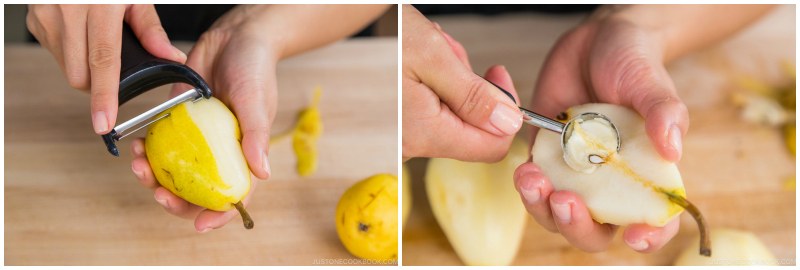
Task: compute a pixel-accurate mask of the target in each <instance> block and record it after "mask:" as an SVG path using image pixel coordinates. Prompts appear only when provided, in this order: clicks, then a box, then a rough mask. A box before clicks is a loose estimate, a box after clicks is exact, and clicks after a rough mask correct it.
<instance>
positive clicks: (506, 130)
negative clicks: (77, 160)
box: [489, 103, 522, 135]
mask: <svg viewBox="0 0 800 270" xmlns="http://www.w3.org/2000/svg"><path fill="white" fill-rule="evenodd" d="M489 121H490V122H491V123H492V125H493V126H494V127H495V128H497V129H499V130H500V131H501V132H503V134H505V135H512V134H514V133H515V132H517V131H518V130H519V128H520V126H522V113H520V112H519V110H517V109H512V108H511V106H508V105H506V104H505V103H498V104H497V106H494V111H492V115H491V116H489Z"/></svg>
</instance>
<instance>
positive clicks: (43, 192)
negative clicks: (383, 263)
mask: <svg viewBox="0 0 800 270" xmlns="http://www.w3.org/2000/svg"><path fill="white" fill-rule="evenodd" d="M179 47H181V48H182V49H184V51H188V49H189V48H190V47H189V46H188V45H187V44H183V45H181V46H179ZM5 57H6V58H5V118H4V119H5V263H6V264H7V265H264V264H278V265H312V264H328V263H337V262H336V261H333V260H331V259H345V260H349V261H347V262H349V263H357V262H358V261H353V260H351V259H353V258H354V257H353V256H351V255H350V254H349V253H348V252H347V251H346V250H345V249H344V247H343V246H342V245H341V243H340V242H339V239H338V236H337V235H336V228H335V225H334V213H335V208H336V204H337V202H338V200H339V197H340V196H341V194H342V193H343V192H344V191H345V190H346V189H347V188H348V187H350V186H351V185H352V184H353V183H355V182H357V181H359V180H361V179H364V178H366V177H368V176H370V175H373V174H376V173H383V172H389V173H393V174H397V163H398V162H399V161H398V152H397V151H398V148H397V142H398V135H397V134H398V133H397V126H398V123H397V108H398V107H397V97H398V94H397V65H398V63H397V39H396V38H365V39H351V40H347V41H343V42H339V43H336V44H334V45H332V46H329V47H326V48H323V49H320V50H317V51H313V52H310V53H307V54H304V55H301V56H298V57H294V58H291V59H288V60H286V61H283V62H281V63H280V64H279V66H278V76H277V77H278V87H279V89H280V90H279V100H278V104H279V109H278V115H277V118H276V121H275V124H274V126H273V134H278V133H281V132H283V131H284V130H286V129H288V128H289V127H290V126H291V125H292V124H293V123H294V121H295V117H296V114H297V113H298V111H299V110H300V109H302V108H303V107H305V106H307V105H308V104H309V102H310V99H311V96H312V93H313V89H314V88H315V87H316V86H320V87H321V88H322V89H323V93H322V99H321V103H320V110H321V115H322V119H323V123H324V133H323V135H322V137H321V139H320V140H319V142H318V144H319V155H320V156H319V168H318V171H317V172H316V174H314V175H313V176H310V177H305V178H302V177H299V176H298V175H297V174H296V173H295V167H294V166H295V159H294V154H293V152H292V150H291V142H290V141H284V142H280V143H277V144H276V145H272V146H271V149H270V161H271V166H272V172H273V176H272V178H270V179H269V180H267V181H263V182H260V183H259V185H258V187H257V189H256V190H255V191H254V192H255V193H254V196H255V197H254V198H253V200H252V202H251V204H250V206H249V207H248V210H249V212H250V214H251V215H252V217H253V219H254V220H255V224H256V225H255V228H254V229H252V230H250V231H247V230H245V229H244V228H243V227H242V224H241V221H240V220H239V219H238V217H237V219H234V220H233V221H231V222H230V223H229V224H228V225H227V226H225V227H224V228H222V229H218V230H215V231H212V232H209V233H207V234H198V233H196V232H195V230H194V225H193V224H194V223H193V222H194V221H193V220H184V219H181V218H178V217H174V216H172V215H170V214H168V213H166V212H165V211H164V210H163V209H162V207H161V206H160V205H159V204H158V203H156V202H155V200H154V199H153V194H152V191H150V190H148V189H145V188H142V187H141V186H140V185H139V183H138V182H137V180H136V178H135V177H134V175H133V174H132V173H131V169H130V150H129V142H130V140H123V142H121V143H120V148H121V157H120V158H114V157H112V156H111V155H109V154H108V153H107V152H106V150H105V146H104V145H103V143H102V141H101V140H100V138H99V136H97V135H95V134H94V132H93V131H92V127H91V122H90V118H89V96H88V95H87V94H84V93H81V92H79V91H75V90H71V89H70V87H69V86H68V85H67V83H66V81H65V79H64V78H63V75H62V74H61V71H60V70H59V68H58V65H57V64H56V62H55V61H54V60H53V59H52V57H51V56H50V54H49V53H48V52H47V51H45V50H44V49H42V48H39V47H37V46H29V45H6V46H5ZM167 92H168V90H167V89H166V88H164V89H161V90H154V91H151V93H147V94H145V95H144V96H141V97H139V98H136V99H134V100H133V101H131V102H130V103H128V104H125V105H124V106H123V108H122V109H121V110H122V112H121V113H120V116H119V119H123V120H127V119H130V118H131V117H132V116H134V115H137V114H139V113H141V112H144V111H145V110H147V109H149V108H152V107H153V106H155V105H157V104H160V103H161V102H163V101H164V100H165V98H166V95H167ZM325 259H328V260H327V261H326V260H325Z"/></svg>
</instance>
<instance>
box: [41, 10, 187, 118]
mask: <svg viewBox="0 0 800 270" xmlns="http://www.w3.org/2000/svg"><path fill="white" fill-rule="evenodd" d="M123 21H124V22H126V23H128V25H130V26H131V28H132V29H133V32H134V33H135V34H136V36H137V37H138V38H139V41H140V42H141V43H142V46H143V47H144V48H145V49H146V50H147V51H148V52H150V53H151V54H153V55H154V56H156V57H161V58H164V59H169V60H173V61H176V62H181V63H183V62H184V61H186V55H185V54H184V53H183V52H181V51H180V50H178V49H177V48H175V47H174V46H172V45H171V43H170V42H169V39H168V38H167V34H166V33H165V32H164V28H162V27H161V21H160V20H159V19H158V14H156V10H155V8H154V7H153V5H30V7H29V8H28V16H27V25H28V29H29V30H30V31H31V33H32V34H33V36H34V37H36V39H37V40H38V41H39V43H41V44H42V46H44V47H45V48H47V49H48V50H49V51H50V53H52V54H53V56H54V57H55V58H56V61H58V64H59V66H60V67H61V70H62V71H63V72H64V75H65V76H66V77H67V81H68V82H69V85H70V86H72V87H73V88H76V89H80V90H88V91H89V93H90V94H91V97H92V100H91V115H92V125H93V126H94V131H95V132H96V133H97V134H106V133H108V132H109V131H111V129H112V128H113V127H114V125H115V123H116V119H117V109H118V102H117V92H118V91H119V70H120V51H121V48H122V23H123Z"/></svg>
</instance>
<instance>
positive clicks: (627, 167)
mask: <svg viewBox="0 0 800 270" xmlns="http://www.w3.org/2000/svg"><path fill="white" fill-rule="evenodd" d="M586 112H595V113H600V114H603V115H605V116H606V117H608V119H610V120H611V122H613V124H614V125H615V126H616V127H617V129H618V130H619V135H620V140H621V143H622V144H621V147H620V151H619V152H617V151H616V149H614V147H613V146H615V145H616V143H615V141H609V140H610V139H609V138H613V137H609V136H608V132H606V131H603V125H601V124H602V123H586V124H588V125H585V126H583V128H582V129H581V128H580V127H576V132H573V134H572V136H580V138H577V139H576V138H568V139H567V140H566V141H567V142H568V145H567V148H568V149H569V148H570V147H572V148H573V149H569V150H568V151H567V154H566V155H565V154H564V151H563V150H562V149H561V137H560V134H556V133H554V132H549V131H539V132H538V134H537V136H536V142H535V143H534V146H533V150H532V155H533V161H534V162H535V163H536V164H537V165H538V166H539V167H540V168H541V169H542V172H543V173H544V174H545V175H546V176H547V177H548V178H549V179H550V181H551V182H552V184H553V187H554V188H555V189H556V190H569V191H572V192H575V193H576V194H578V195H579V196H581V198H582V199H583V200H584V202H585V203H586V206H587V207H588V209H589V212H590V213H591V214H592V217H593V218H594V220H596V221H597V222H600V223H610V224H616V225H620V226H626V225H630V224H637V223H644V224H648V225H651V226H656V227H661V226H664V225H666V224H667V223H668V222H669V221H670V220H672V219H673V218H675V217H676V216H678V215H679V214H680V213H681V212H683V210H684V209H686V210H688V211H689V212H690V213H691V214H692V217H694V218H695V220H696V221H697V222H698V225H699V226H700V232H701V236H702V237H701V238H702V243H701V244H700V249H701V251H700V253H701V254H704V255H706V256H708V255H710V253H711V251H710V249H709V247H710V244H709V243H708V237H707V234H706V228H705V227H706V226H705V221H704V220H703V218H702V215H701V214H700V212H699V211H698V210H697V208H696V207H694V205H692V204H691V203H689V201H687V200H686V191H685V189H684V187H683V182H682V180H681V174H680V172H679V171H678V167H677V166H676V165H675V164H674V163H672V162H669V161H667V160H664V159H663V158H661V156H660V155H659V153H658V152H657V151H656V148H655V147H654V145H653V144H652V142H651V141H650V138H649V137H648V136H647V133H646V131H645V126H644V119H642V117H641V116H639V114H637V113H636V112H635V111H633V110H630V109H628V108H626V107H622V106H618V105H612V104H585V105H580V106H575V107H572V108H569V109H568V110H567V116H568V118H567V119H570V118H571V117H574V116H576V115H579V114H581V113H586ZM575 148H578V149H575ZM581 153H583V154H586V155H582V154H581ZM589 153H591V155H594V157H590V156H588V155H589ZM597 157H600V159H599V161H600V162H599V163H600V164H594V163H598V162H596V161H598V160H592V159H594V158H597ZM567 161H569V162H567ZM587 166H593V167H591V168H587Z"/></svg>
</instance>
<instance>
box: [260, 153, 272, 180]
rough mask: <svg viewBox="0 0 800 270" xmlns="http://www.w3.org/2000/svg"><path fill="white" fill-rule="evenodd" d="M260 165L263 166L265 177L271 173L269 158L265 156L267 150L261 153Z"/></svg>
mask: <svg viewBox="0 0 800 270" xmlns="http://www.w3.org/2000/svg"><path fill="white" fill-rule="evenodd" d="M261 163H263V164H261V166H262V167H263V168H264V171H265V172H267V177H269V176H270V175H272V169H271V168H270V167H269V159H268V158H267V152H263V153H261Z"/></svg>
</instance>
